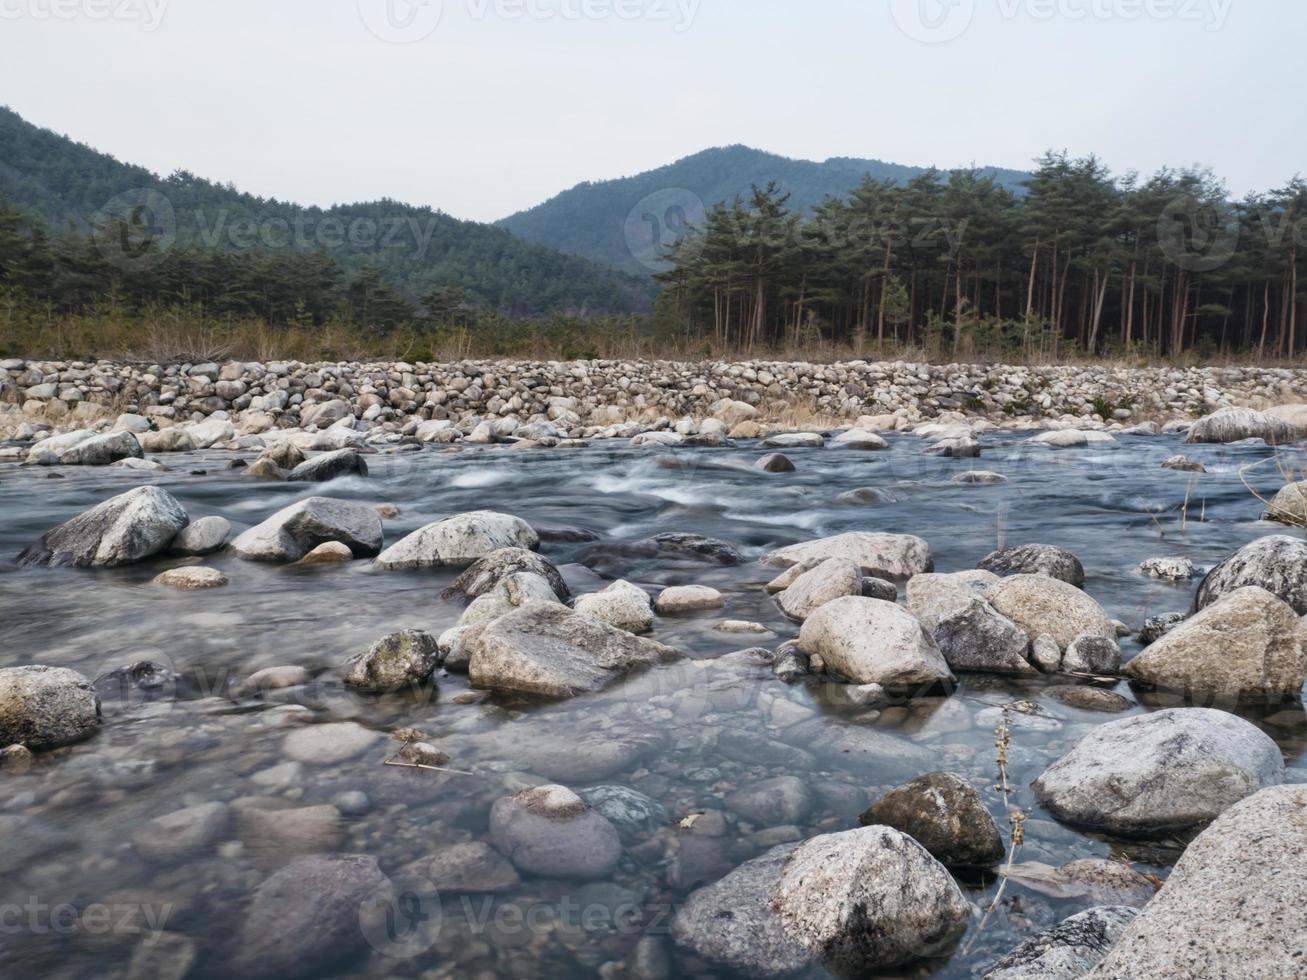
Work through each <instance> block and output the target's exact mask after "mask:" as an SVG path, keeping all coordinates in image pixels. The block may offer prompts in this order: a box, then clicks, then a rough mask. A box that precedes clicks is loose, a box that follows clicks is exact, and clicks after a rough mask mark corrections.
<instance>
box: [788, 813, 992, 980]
mask: <svg viewBox="0 0 1307 980" xmlns="http://www.w3.org/2000/svg"><path fill="white" fill-rule="evenodd" d="M771 907H772V909H773V911H774V912H775V915H776V918H777V919H778V920H779V922H780V924H781V927H782V929H784V930H785V931H786V932H788V933H789V934H790V935H791V936H793V937H794V938H796V939H797V940H798V941H799V943H800V944H802V945H803V947H804V948H806V949H807V950H808V951H809V952H810V953H812V954H813V955H814V956H815V957H816V958H818V959H819V960H820V961H821V962H822V964H823V965H824V966H825V967H826V968H827V969H829V970H830V971H831V972H832V973H835V974H836V975H838V976H865V975H867V974H868V973H872V972H875V971H879V970H884V969H888V968H890V967H895V966H899V965H901V964H904V963H909V962H912V961H913V960H916V959H920V958H923V957H936V956H940V955H942V954H944V953H946V952H947V951H949V950H950V949H951V948H952V946H953V944H954V943H955V942H956V941H957V940H958V938H959V937H960V936H961V935H962V934H963V932H965V931H966V927H967V924H968V923H969V922H970V921H971V904H970V903H969V902H968V901H967V900H966V899H965V898H964V897H963V896H962V892H961V890H960V889H959V888H958V886H957V883H956V882H955V881H954V880H953V877H952V876H951V875H950V874H949V873H948V871H946V870H945V869H944V867H943V866H942V865H941V864H940V863H939V862H938V861H936V860H935V859H934V858H933V857H931V856H930V854H929V853H927V851H926V849H925V848H923V847H922V846H921V845H920V844H918V843H917V842H916V841H915V840H913V839H912V838H911V837H908V836H907V835H906V834H901V833H899V832H898V831H897V830H893V829H891V828H889V827H864V828H862V829H861V830H850V831H846V832H845V833H841V834H827V835H825V836H822V837H814V838H813V839H811V840H809V841H805V842H804V843H803V844H800V845H799V846H798V847H797V848H796V849H795V850H794V851H793V853H791V854H790V855H789V857H788V859H787V860H786V861H785V863H784V865H782V867H781V868H780V872H779V875H778V880H777V882H776V884H775V886H774V887H773V888H772V890H771Z"/></svg>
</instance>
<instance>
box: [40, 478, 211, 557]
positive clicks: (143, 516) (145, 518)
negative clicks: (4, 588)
mask: <svg viewBox="0 0 1307 980" xmlns="http://www.w3.org/2000/svg"><path fill="white" fill-rule="evenodd" d="M189 523H190V519H189V518H188V517H187V516H186V511H185V510H183V509H182V506H181V504H179V503H178V502H177V501H176V499H174V498H173V496H172V494H170V493H168V491H167V490H161V489H159V488H158V487H137V488H136V489H135V490H128V491H127V492H126V493H123V494H119V495H118V496H117V497H112V498H110V499H109V500H106V501H105V502H104V503H102V504H98V505H96V506H95V507H92V508H91V509H90V510H88V511H86V512H85V513H84V514H79V515H78V516H77V517H74V518H73V519H72V520H70V521H68V522H67V523H64V524H60V525H59V526H58V527H56V528H54V529H53V530H50V531H47V532H46V533H45V534H43V535H42V536H41V539H40V540H39V541H37V542H36V543H35V544H33V545H31V546H30V547H29V548H27V550H26V551H24V552H23V553H22V554H21V555H19V556H18V560H19V562H21V563H22V564H24V565H71V566H74V567H77V568H116V567H118V566H121V565H130V564H133V563H135V562H139V561H144V560H145V559H146V558H150V557H153V556H154V555H157V554H159V553H160V552H162V551H164V550H166V549H167V548H168V546H169V545H170V544H172V541H173V539H174V538H175V537H177V534H178V532H180V531H181V530H182V528H184V527H186V525H187V524H189Z"/></svg>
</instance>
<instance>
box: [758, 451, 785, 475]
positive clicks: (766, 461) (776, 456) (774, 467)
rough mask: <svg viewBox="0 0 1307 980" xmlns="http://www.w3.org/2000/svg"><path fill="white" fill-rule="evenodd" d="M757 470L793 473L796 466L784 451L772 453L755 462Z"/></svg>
mask: <svg viewBox="0 0 1307 980" xmlns="http://www.w3.org/2000/svg"><path fill="white" fill-rule="evenodd" d="M753 468H754V469H755V470H761V471H762V472H764V473H793V472H794V470H795V466H794V463H793V461H791V459H790V457H788V456H786V455H784V454H782V453H771V454H770V455H768V456H764V457H762V459H760V460H758V461H757V462H756V463H754V464H753Z"/></svg>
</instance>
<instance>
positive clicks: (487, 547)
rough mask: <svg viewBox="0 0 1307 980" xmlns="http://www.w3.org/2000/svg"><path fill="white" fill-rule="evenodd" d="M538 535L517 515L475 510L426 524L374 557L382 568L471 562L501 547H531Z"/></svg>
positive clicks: (532, 547)
mask: <svg viewBox="0 0 1307 980" xmlns="http://www.w3.org/2000/svg"><path fill="white" fill-rule="evenodd" d="M538 547H540V537H539V536H538V535H537V534H536V532H535V531H534V530H532V528H531V525H530V524H528V523H527V522H526V521H524V520H522V519H521V518H517V517H511V516H509V515H508V514H496V513H494V512H492V511H475V512H473V513H469V514H458V515H457V516H455V517H449V518H446V519H445V520H443V521H437V522H436V523H434V524H428V525H427V526H426V527H424V528H422V529H421V530H419V531H414V532H413V533H412V534H410V535H409V536H408V537H406V538H404V539H403V540H402V541H400V542H399V543H398V544H395V545H392V546H391V547H390V548H387V549H386V551H385V552H384V553H383V554H382V555H381V556H380V557H379V558H377V561H376V567H377V568H380V569H385V570H395V569H404V568H441V567H446V566H454V567H458V566H463V565H471V564H472V563H473V562H475V561H477V560H478V559H481V558H485V557H486V556H487V555H490V554H493V553H494V552H496V551H500V550H501V549H504V548H521V549H524V550H528V551H534V550H535V549H536V548H538Z"/></svg>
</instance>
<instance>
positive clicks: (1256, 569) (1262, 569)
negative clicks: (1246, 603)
mask: <svg viewBox="0 0 1307 980" xmlns="http://www.w3.org/2000/svg"><path fill="white" fill-rule="evenodd" d="M1250 585H1255V586H1258V587H1259V588H1263V589H1265V590H1266V591H1267V592H1270V593H1271V594H1272V595H1277V596H1279V597H1280V598H1281V599H1283V600H1284V601H1285V602H1287V603H1288V604H1289V605H1291V606H1292V607H1293V609H1294V611H1295V612H1296V613H1297V614H1298V615H1299V616H1304V615H1307V541H1303V540H1301V539H1299V538H1291V537H1289V536H1288V535H1283V534H1277V535H1272V536H1270V537H1266V538H1261V539H1259V540H1257V541H1254V542H1253V543H1252V544H1250V545H1248V546H1247V547H1245V548H1243V549H1241V550H1240V551H1238V552H1236V553H1235V554H1234V555H1231V556H1230V557H1229V558H1227V559H1226V560H1225V561H1223V562H1221V564H1219V565H1217V566H1216V567H1215V568H1213V569H1212V570H1211V571H1210V572H1208V573H1207V577H1206V578H1205V579H1203V581H1202V584H1201V585H1199V586H1198V595H1197V596H1195V598H1194V611H1195V612H1197V611H1198V610H1200V609H1205V608H1207V607H1208V606H1210V605H1211V604H1212V603H1214V602H1216V601H1217V600H1218V599H1220V598H1221V597H1222V596H1224V595H1228V594H1229V593H1231V592H1236V591H1238V590H1239V589H1242V588H1245V587H1247V586H1250Z"/></svg>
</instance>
